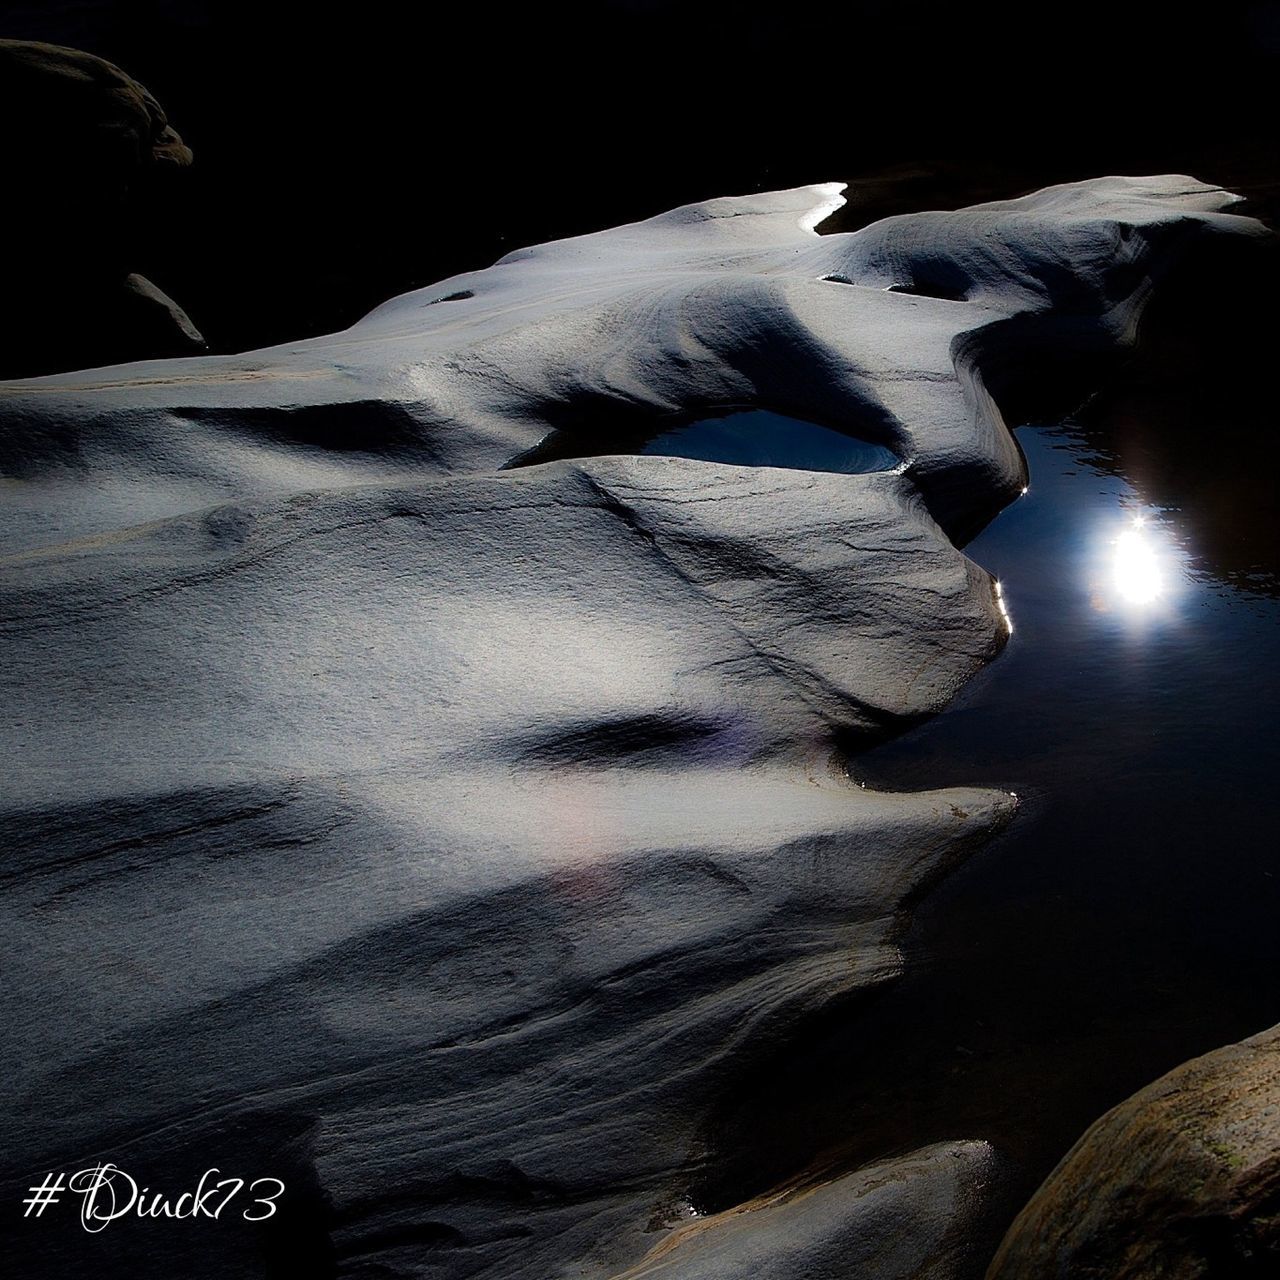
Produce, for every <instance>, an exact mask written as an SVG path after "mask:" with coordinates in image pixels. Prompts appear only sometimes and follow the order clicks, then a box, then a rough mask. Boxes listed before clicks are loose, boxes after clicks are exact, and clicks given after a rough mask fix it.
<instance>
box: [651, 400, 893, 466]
mask: <svg viewBox="0 0 1280 1280" xmlns="http://www.w3.org/2000/svg"><path fill="white" fill-rule="evenodd" d="M640 452H641V453H646V454H660V455H662V456H663V457H669V458H701V459H702V460H703V461H704V462H727V463H732V464H733V465H735V466H740V467H788V468H792V469H797V468H798V469H800V470H803V471H843V472H847V473H855V472H866V471H892V470H893V469H894V467H896V466H897V465H898V462H899V459H898V456H897V455H896V454H895V453H894V452H893V450H892V449H888V448H886V447H885V446H884V445H880V444H869V443H867V442H866V441H864V440H855V439H854V438H853V437H852V436H846V435H841V434H840V432H838V431H833V430H832V429H831V428H830V427H823V426H819V425H818V424H817V423H816V422H806V421H804V419H802V418H789V417H787V416H786V415H785V414H781V413H773V412H772V411H770V410H768V409H746V410H740V411H738V412H736V413H726V414H721V415H720V416H718V417H713V418H702V419H700V420H699V421H697V422H690V423H688V424H687V425H684V426H680V427H676V428H675V429H674V430H671V431H664V432H663V433H662V434H661V435H658V436H655V437H654V438H653V439H652V440H650V441H648V443H646V444H645V445H644V446H643V447H642V448H641V450H640Z"/></svg>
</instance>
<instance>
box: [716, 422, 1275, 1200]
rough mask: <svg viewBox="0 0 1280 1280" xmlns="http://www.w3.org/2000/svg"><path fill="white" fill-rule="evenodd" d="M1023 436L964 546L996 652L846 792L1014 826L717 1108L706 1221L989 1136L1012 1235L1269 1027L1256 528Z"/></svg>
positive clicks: (1266, 696)
mask: <svg viewBox="0 0 1280 1280" xmlns="http://www.w3.org/2000/svg"><path fill="white" fill-rule="evenodd" d="M1018 435H1019V439H1020V442H1021V444H1022V445H1023V448H1024V449H1025V451H1026V454H1027V459H1028V463H1029V467H1030V474H1031V487H1030V490H1029V492H1028V493H1027V494H1026V495H1025V496H1024V497H1023V498H1022V499H1021V500H1020V501H1018V502H1016V503H1015V504H1014V505H1013V506H1012V507H1010V508H1009V509H1008V510H1006V511H1005V512H1004V513H1003V514H1002V515H1001V516H999V517H998V518H997V519H996V520H995V521H994V522H993V523H992V524H991V525H990V526H989V527H988V529H987V530H986V531H985V532H984V533H983V534H982V535H981V536H980V537H978V538H977V539H976V540H975V541H974V542H973V543H972V544H970V546H969V547H968V548H967V552H968V554H970V555H971V556H972V557H973V558H974V559H975V560H977V561H978V562H979V563H981V564H983V565H985V566H986V567H987V568H988V569H990V570H991V571H992V572H993V573H995V574H996V575H998V577H999V578H1000V580H1001V582H1002V585H1003V590H1004V596H1005V599H1006V601H1007V605H1008V608H1009V611H1010V614H1011V616H1012V622H1013V633H1012V638H1011V640H1010V643H1009V646H1008V648H1007V649H1006V651H1005V653H1004V655H1003V656H1002V657H1001V658H1000V659H999V660H998V661H997V662H995V663H993V664H992V665H991V666H990V667H989V668H988V669H987V670H986V671H985V672H983V673H982V675H980V676H979V677H978V678H977V679H976V680H974V681H973V682H972V683H971V684H970V686H969V687H968V688H967V689H966V690H965V691H964V692H963V693H962V695H961V696H960V698H959V699H957V701H956V702H955V703H954V704H953V706H952V707H951V708H950V709H948V710H947V711H946V712H945V713H944V714H942V715H941V716H939V717H937V718H936V719H935V720H933V721H931V722H929V723H927V724H925V725H924V726H922V727H921V728H919V729H918V730H915V731H913V732H911V733H910V734H907V735H905V736H904V737H902V738H900V739H898V740H896V741H894V742H891V743H888V744H886V745H884V746H882V747H879V748H877V749H875V750H874V751H871V752H869V753H867V754H865V755H863V756H861V757H859V758H857V759H856V760H855V761H854V762H853V767H852V772H853V773H854V775H855V776H856V777H858V778H860V779H862V780H865V781H866V782H867V783H868V784H869V785H872V786H877V787H884V788H906V789H923V788H929V787H935V786H945V785H951V784H974V785H992V786H999V787H1004V788H1007V789H1008V790H1011V791H1014V792H1016V793H1017V794H1018V795H1019V797H1020V798H1021V799H1022V800H1023V806H1022V809H1021V810H1020V813H1019V816H1018V818H1017V820H1016V821H1015V822H1014V823H1013V825H1012V826H1011V828H1010V829H1009V830H1008V832H1006V834H1005V835H1004V836H1003V837H1001V838H1000V839H999V840H998V841H997V842H995V843H994V844H992V845H991V846H989V847H988V848H987V849H986V850H984V851H982V852H981V853H979V854H978V855H977V856H976V857H975V858H974V859H973V860H972V861H970V862H969V863H968V864H967V865H966V866H965V867H963V868H962V869H960V870H959V871H958V872H957V873H956V874H955V875H954V876H953V877H952V878H951V879H950V880H949V881H947V882H945V883H944V884H943V885H942V886H941V888H939V889H938V890H936V891H935V892H934V893H933V894H932V895H931V897H930V898H929V899H927V900H926V902H925V903H924V904H922V906H921V908H920V910H919V911H918V912H917V915H916V918H915V921H914V924H913V927H912V930H911V933H910V935H909V936H908V938H907V940H906V948H907V951H908V953H909V955H910V956H911V959H912V966H913V967H912V968H911V969H910V972H909V974H908V976H907V977H906V978H905V979H904V980H903V981H902V982H901V983H900V984H899V985H898V986H897V987H896V988H895V989H894V991H893V994H892V995H891V997H890V998H887V999H883V1000H879V999H874V998H873V999H872V1000H871V1001H870V1002H869V1003H866V1004H863V1005H859V1006H857V1007H856V1008H854V1009H849V1010H846V1011H845V1013H844V1014H843V1015H841V1016H839V1017H833V1018H832V1019H831V1023H830V1024H829V1025H827V1026H826V1027H825V1028H821V1029H817V1030H815V1031H814V1033H813V1035H812V1037H811V1038H810V1040H809V1041H808V1042H807V1043H805V1044H802V1045H797V1046H792V1047H791V1048H790V1049H788V1050H787V1051H786V1052H785V1054H784V1055H783V1056H782V1057H781V1058H780V1059H775V1060H773V1061H771V1062H769V1063H767V1064H765V1065H764V1066H763V1067H762V1068H761V1069H760V1072H759V1074H758V1076H757V1077H755V1078H754V1079H752V1080H749V1081H746V1082H744V1084H743V1087H742V1089H741V1091H740V1093H738V1094H737V1095H736V1096H735V1098H734V1100H733V1101H732V1102H728V1103H726V1105H725V1110H724V1114H723V1115H722V1116H721V1117H720V1119H719V1120H718V1122H717V1125H716V1128H715V1130H714V1133H713V1138H712V1141H713V1142H714V1144H715V1145H716V1147H717V1151H718V1154H719V1153H724V1154H725V1155H727V1161H728V1163H727V1172H726V1173H725V1174H724V1176H723V1178H722V1179H720V1180H718V1181H717V1182H716V1183H715V1185H709V1186H705V1187H703V1188H702V1189H701V1192H702V1195H703V1198H704V1200H705V1202H706V1203H707V1204H708V1205H715V1206H719V1205H720V1204H722V1203H725V1202H727V1201H730V1200H733V1199H735V1198H737V1196H738V1195H739V1193H740V1192H741V1191H742V1190H743V1189H744V1188H746V1187H748V1184H749V1189H752V1190H755V1189H758V1188H760V1187H761V1186H765V1185H769V1184H770V1183H771V1182H773V1181H776V1180H778V1179H780V1178H783V1177H787V1176H790V1175H792V1174H794V1173H795V1172H796V1171H797V1170H798V1169H799V1168H801V1167H803V1166H804V1165H805V1164H806V1162H807V1161H808V1160H809V1159H810V1157H811V1154H812V1152H813V1151H814V1150H824V1151H826V1152H828V1153H829V1154H830V1155H831V1156H832V1157H833V1158H836V1159H839V1160H840V1161H841V1162H842V1163H856V1162H861V1161H864V1160H868V1159H872V1158H875V1157H878V1156H881V1155H883V1154H885V1153H887V1152H891V1151H898V1150H904V1149H909V1148H911V1147H915V1146H919V1145H921V1144H923V1143H925V1142H930V1141H934V1140H937V1139H942V1138H964V1137H985V1138H988V1139H990V1140H992V1141H993V1142H994V1143H995V1144H996V1145H997V1147H998V1148H999V1149H1000V1150H1001V1151H1002V1152H1003V1153H1004V1154H1005V1155H1006V1156H1007V1157H1008V1158H1009V1169H1010V1178H1009V1184H1008V1186H1007V1187H1006V1188H1005V1190H1006V1194H1007V1195H1008V1196H1009V1201H1008V1209H1009V1212H1010V1213H1012V1212H1013V1211H1014V1210H1015V1209H1016V1207H1017V1205H1018V1204H1019V1203H1021V1201H1023V1200H1025V1197H1026V1196H1027V1195H1028V1194H1029V1193H1030V1191H1031V1190H1032V1189H1033V1188H1034V1186H1035V1185H1036V1184H1037V1183H1038V1181H1039V1180H1040V1179H1041V1178H1042V1177H1043V1175H1044V1174H1045V1173H1046V1172H1047V1170H1048V1168H1049V1167H1051V1166H1052V1164H1053V1163H1054V1162H1055V1161H1056V1160H1057V1158H1058V1157H1059V1156H1060V1155H1061V1154H1062V1153H1063V1151H1064V1150H1065V1149H1066V1148H1067V1147H1068V1146H1069V1145H1070V1144H1071V1142H1073V1141H1074V1140H1075V1138H1076V1137H1077V1136H1079V1134H1080V1132H1081V1131H1082V1130H1083V1129H1084V1128H1085V1127H1086V1126H1087V1125H1088V1124H1089V1123H1090V1122H1091V1121H1092V1120H1093V1119H1095V1118H1096V1117H1097V1116H1098V1115H1100V1114H1101V1113H1102V1112H1103V1111H1104V1110H1106V1109H1107V1108H1108V1107H1110V1106H1112V1105H1113V1104H1115V1103H1116V1102H1118V1101H1119V1100H1120V1099H1122V1098H1123V1097H1125V1096H1127V1095H1128V1094H1129V1093H1131V1092H1132V1091H1134V1090H1135V1089H1136V1088H1138V1087H1139V1086H1141V1085H1142V1084H1144V1083H1146V1082H1148V1081H1149V1080H1151V1079H1153V1078H1155V1077H1156V1076H1158V1075H1159V1074H1161V1073H1162V1072H1164V1071H1166V1070H1167V1069H1169V1068H1170V1067H1172V1066H1174V1065H1175V1064H1177V1063H1178V1062H1181V1061H1183V1060H1185V1059H1186V1058H1188V1057H1190V1056H1193V1055H1195V1054H1197V1053H1200V1052H1203V1051H1205V1050H1207V1049H1209V1048H1212V1047H1215V1046H1217V1045H1219V1044H1222V1043H1225V1042H1227V1041H1231V1040H1235V1039H1238V1038H1240V1037H1242V1036H1244V1035H1246V1034H1249V1033H1252V1032H1255V1031H1258V1030H1261V1029H1262V1028H1264V1027H1267V1026H1270V1025H1271V1024H1273V1023H1275V1022H1277V1021H1280V982H1277V978H1278V977H1280V929H1277V928H1276V920H1277V919H1278V918H1280V856H1277V855H1276V853H1275V849H1276V840H1275V830H1276V825H1277V818H1278V817H1280V803H1278V800H1277V789H1276V787H1275V781H1274V771H1275V751H1274V748H1275V744H1276V738H1277V725H1278V724H1280V675H1278V674H1277V673H1278V671H1280V663H1278V659H1280V599H1276V598H1274V597H1273V596H1272V595H1269V594H1267V591H1270V590H1273V589H1274V588H1273V585H1272V586H1271V587H1268V586H1267V582H1266V578H1265V572H1264V569H1265V561H1266V557H1267V552H1266V550H1265V548H1263V547H1262V546H1261V545H1260V543H1261V542H1262V541H1264V540H1265V539H1268V538H1270V536H1271V530H1270V528H1269V527H1268V526H1267V525H1266V522H1265V521H1262V520H1258V521H1256V522H1255V523H1254V525H1253V526H1252V527H1251V528H1250V527H1246V526H1240V527H1239V529H1238V532H1239V540H1238V541H1228V542H1225V543H1224V541H1223V538H1222V534H1223V531H1224V530H1225V529H1227V528H1229V527H1230V528H1235V527H1236V526H1235V524H1234V523H1233V516H1232V513H1231V512H1230V511H1227V512H1222V513H1220V514H1218V515H1217V516H1216V517H1215V516H1214V515H1213V514H1212V513H1211V515H1210V517H1208V518H1205V517H1204V513H1205V511H1206V510H1209V509H1210V506H1211V505H1212V502H1213V501H1214V498H1213V496H1212V495H1211V494H1210V492H1209V489H1210V488H1211V487H1212V486H1208V485H1207V484H1206V483H1205V476H1206V470H1205V469H1203V468H1197V467H1194V466H1193V467H1191V468H1190V469H1189V470H1188V471H1187V473H1186V474H1188V475H1189V476H1190V477H1191V484H1190V487H1189V488H1187V489H1182V490H1179V488H1178V485H1177V483H1176V475H1177V474H1178V469H1177V467H1176V466H1175V464H1174V463H1172V462H1167V463H1166V464H1165V469H1164V470H1162V471H1160V472H1159V474H1158V482H1157V483H1155V484H1154V485H1153V487H1152V488H1151V489H1147V488H1146V487H1143V488H1139V487H1137V486H1135V485H1134V484H1132V483H1130V481H1129V480H1127V479H1125V478H1124V476H1123V475H1122V474H1120V473H1121V471H1122V470H1123V469H1124V468H1125V467H1127V465H1128V464H1129V463H1130V461H1131V460H1132V458H1133V457H1134V456H1135V455H1133V454H1132V453H1131V452H1130V451H1129V450H1130V449H1131V448H1132V447H1133V446H1132V444H1131V443H1125V440H1126V439H1128V440H1129V441H1131V440H1132V437H1131V436H1130V437H1127V438H1126V437H1125V436H1124V435H1123V433H1120V435H1119V436H1118V437H1112V438H1111V443H1110V444H1108V441H1107V437H1106V436H1105V434H1104V432H1103V428H1102V426H1101V425H1099V420H1094V421H1093V422H1089V423H1087V424H1084V425H1080V424H1077V425H1074V426H1071V427H1065V428H1054V429H1040V428H1024V429H1023V430H1021V431H1020V432H1019V433H1018ZM1117 441H1118V442H1117ZM1104 446H1105V447H1106V448H1107V452H1106V453H1105V454H1103V453H1102V450H1103V448H1104ZM1213 447H1214V446H1213V445H1212V443H1210V442H1207V441H1206V440H1204V439H1203V438H1202V439H1201V441H1200V442H1199V450H1198V453H1199V455H1200V459H1201V462H1202V463H1203V462H1204V455H1205V454H1206V453H1212V452H1213ZM1153 455H1154V451H1153ZM1153 465H1154V464H1153ZM1206 465H1207V466H1208V473H1209V474H1213V470H1214V466H1215V465H1216V464H1215V463H1214V462H1210V463H1208V464H1206ZM1249 465H1250V464H1249V461H1248V457H1247V455H1240V456H1239V457H1237V459H1236V462H1235V467H1234V473H1235V474H1236V475H1239V474H1240V472H1241V471H1247V470H1248V468H1249ZM1156 474H1157V473H1156V472H1155V471H1154V470H1148V472H1147V475H1148V476H1149V477H1151V476H1155V475H1156ZM1220 496H1221V497H1222V498H1223V499H1225V501H1226V502H1227V504H1228V507H1230V506H1231V505H1232V501H1231V500H1232V493H1231V491H1230V490H1228V491H1227V492H1225V493H1223V494H1222V495H1220ZM1179 497H1181V499H1182V501H1181V502H1177V501H1176V500H1177V499H1178V498H1179ZM1235 505H1236V506H1238V505H1239V504H1235ZM1215 521H1216V522H1215ZM1206 528H1208V529H1209V530H1210V532H1209V533H1207V534H1206V533H1205V532H1204V529H1206ZM1224 548H1225V549H1224ZM1271 566H1272V569H1274V561H1271ZM1246 570H1247V575H1249V576H1247V581H1246V573H1245V571H1246ZM1259 574H1261V575H1262V576H1261V577H1260V576H1259ZM1271 581H1272V583H1274V580H1273V579H1272V580H1271ZM1242 584H1243V585H1242Z"/></svg>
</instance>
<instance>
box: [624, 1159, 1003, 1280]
mask: <svg viewBox="0 0 1280 1280" xmlns="http://www.w3.org/2000/svg"><path fill="white" fill-rule="evenodd" d="M994 1163H995V1160H994V1156H993V1153H992V1151H991V1149H990V1148H989V1147H988V1146H987V1145H986V1144H985V1143H982V1142H951V1143H938V1144H936V1145H935V1146H932V1147H926V1148H924V1149H923V1150H921V1151H913V1152H912V1153H911V1154H910V1155H906V1156H899V1157H897V1158H896V1159H893V1160H888V1161H885V1162H884V1163H883V1164H879V1165H875V1166H873V1167H872V1168H869V1169H859V1170H857V1171H856V1172H854V1173H850V1174H846V1175H845V1176H844V1177H843V1178H838V1179H836V1180H835V1181H834V1182H828V1183H824V1184H821V1185H819V1186H817V1187H807V1188H805V1189H803V1190H796V1191H788V1192H782V1193H779V1194H777V1195H774V1196H769V1197H764V1198H762V1199H761V1200H759V1201H755V1202H752V1203H749V1204H746V1205H743V1206H741V1207H740V1208H736V1209H732V1210H730V1211H728V1212H726V1213H719V1214H716V1215H714V1216H713V1217H709V1218H703V1219H695V1220H694V1221H692V1222H690V1223H688V1224H686V1225H684V1226H682V1227H678V1228H677V1229H676V1230H675V1231H673V1232H672V1233H671V1235H670V1236H668V1237H667V1239H666V1240H664V1241H663V1242H662V1243H661V1244H659V1245H657V1246H656V1247H655V1248H654V1249H653V1251H652V1253H651V1254H650V1255H649V1256H648V1257H647V1258H646V1259H644V1260H643V1261H642V1262H640V1263H639V1265H637V1266H636V1267H634V1268H631V1269H629V1270H628V1271H627V1272H626V1273H625V1274H624V1275H621V1276H618V1277H617V1278H616V1280H756V1277H758V1276H761V1275H775V1274H782V1275H795V1276H804V1277H805V1278H806V1280H847V1277H850V1276H864V1275H874V1276H877V1277H883V1280H948V1278H949V1277H953V1276H956V1275H962V1274H964V1272H963V1270H962V1268H963V1267H964V1266H965V1265H966V1263H967V1262H968V1259H967V1257H966V1250H965V1234H966V1232H967V1231H968V1230H970V1229H971V1228H972V1226H973V1222H972V1219H973V1218H974V1217H977V1216H979V1215H980V1213H981V1204H982V1192H983V1189H984V1185H985V1183H986V1180H987V1179H988V1178H989V1177H990V1176H991V1172H992V1168H993V1165H994Z"/></svg>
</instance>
